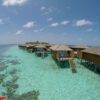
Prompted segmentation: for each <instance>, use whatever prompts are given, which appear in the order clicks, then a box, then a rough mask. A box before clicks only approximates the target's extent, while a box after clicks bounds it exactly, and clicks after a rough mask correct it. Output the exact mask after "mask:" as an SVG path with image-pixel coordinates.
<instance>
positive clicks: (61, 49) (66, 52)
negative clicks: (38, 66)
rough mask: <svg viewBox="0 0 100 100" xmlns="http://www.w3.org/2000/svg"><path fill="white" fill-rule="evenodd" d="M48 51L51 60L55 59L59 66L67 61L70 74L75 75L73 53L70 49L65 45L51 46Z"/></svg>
mask: <svg viewBox="0 0 100 100" xmlns="http://www.w3.org/2000/svg"><path fill="white" fill-rule="evenodd" d="M50 49H51V54H52V56H53V58H54V59H56V60H57V61H58V63H59V64H60V63H61V62H63V61H64V62H66V61H68V62H69V64H70V68H71V69H72V72H73V73H76V66H75V63H74V61H73V57H74V51H73V50H72V49H70V48H69V47H68V46H66V45H53V46H52V47H50Z"/></svg>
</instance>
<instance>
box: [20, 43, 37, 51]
mask: <svg viewBox="0 0 100 100" xmlns="http://www.w3.org/2000/svg"><path fill="white" fill-rule="evenodd" d="M19 47H20V48H23V49H26V50H28V51H31V52H33V51H34V47H35V45H33V44H23V45H19Z"/></svg>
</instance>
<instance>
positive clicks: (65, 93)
mask: <svg viewBox="0 0 100 100" xmlns="http://www.w3.org/2000/svg"><path fill="white" fill-rule="evenodd" d="M74 61H75V64H76V68H77V73H72V71H71V69H70V68H69V67H66V68H59V67H58V65H57V63H56V62H55V61H54V59H53V58H52V56H51V55H50V54H48V56H47V57H46V58H44V59H43V58H41V57H37V56H36V55H35V54H34V53H30V52H27V51H26V50H23V49H20V48H19V47H18V46H17V45H0V95H1V96H4V95H6V96H7V98H8V99H7V100H11V98H14V96H16V95H17V96H18V95H22V94H25V93H28V92H30V91H33V90H34V91H38V92H39V93H38V100H100V75H99V74H97V73H94V72H93V71H91V70H89V69H87V68H86V67H84V65H81V64H80V60H79V59H77V58H75V59H74ZM12 91H13V92H12ZM12 100H16V99H12ZM30 100H31V99H30ZM34 100H35V99H34Z"/></svg>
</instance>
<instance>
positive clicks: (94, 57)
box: [80, 46, 100, 67]
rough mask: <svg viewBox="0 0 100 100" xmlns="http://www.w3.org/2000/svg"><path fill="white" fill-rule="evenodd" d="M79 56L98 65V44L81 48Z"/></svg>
mask: <svg viewBox="0 0 100 100" xmlns="http://www.w3.org/2000/svg"><path fill="white" fill-rule="evenodd" d="M80 58H81V59H84V60H85V61H88V62H90V63H92V64H95V65H96V66H99V67H100V46H98V47H91V48H87V49H85V50H82V51H81V56H80Z"/></svg>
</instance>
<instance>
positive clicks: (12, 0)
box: [2, 0, 28, 6]
mask: <svg viewBox="0 0 100 100" xmlns="http://www.w3.org/2000/svg"><path fill="white" fill-rule="evenodd" d="M27 1H28V0H3V3H2V5H3V6H16V5H20V6H21V5H23V4H25V3H26V2H27Z"/></svg>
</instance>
